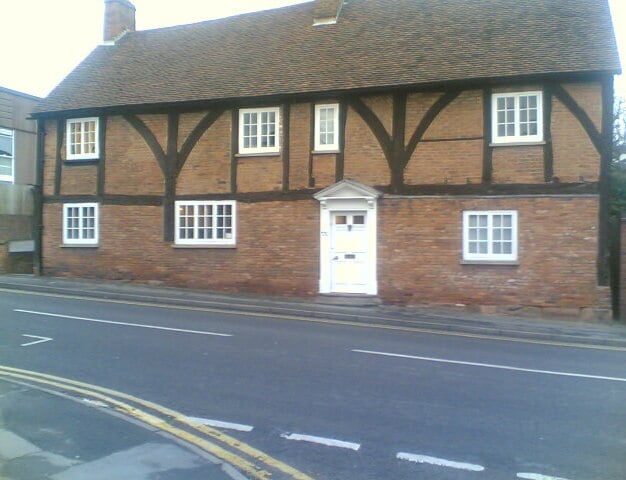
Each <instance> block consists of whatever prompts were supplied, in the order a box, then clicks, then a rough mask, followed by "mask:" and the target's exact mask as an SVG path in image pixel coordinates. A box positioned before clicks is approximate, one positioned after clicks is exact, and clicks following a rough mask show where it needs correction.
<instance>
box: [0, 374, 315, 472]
mask: <svg viewBox="0 0 626 480" xmlns="http://www.w3.org/2000/svg"><path fill="white" fill-rule="evenodd" d="M2 378H4V379H6V380H9V381H13V382H18V383H26V384H30V385H33V386H39V387H40V388H41V387H42V386H45V388H47V389H48V390H54V391H56V392H58V393H65V394H69V395H70V396H71V395H72V394H80V395H81V396H83V397H86V398H87V399H95V400H98V401H100V402H104V403H106V404H107V405H108V406H109V407H110V408H112V409H114V410H115V411H117V412H120V413H122V414H124V415H127V416H129V417H131V418H134V419H136V420H139V421H140V422H142V423H144V424H147V425H150V426H152V427H154V428H157V429H158V430H160V431H162V432H166V433H168V434H170V435H172V436H174V437H176V438H178V439H180V440H183V441H184V442H187V443H188V444H191V445H193V446H194V447H197V448H199V449H201V450H203V451H205V452H208V453H210V454H211V455H213V456H215V457H217V458H219V459H221V460H223V461H224V462H226V463H228V464H230V465H232V466H233V467H235V468H236V469H237V470H239V471H241V472H243V473H245V474H246V475H248V476H250V478H253V479H256V480H270V479H272V478H286V479H291V480H313V479H312V477H309V476H308V475H306V474H304V473H302V472H300V471H298V470H296V469H295V468H293V467H291V466H290V465H287V464H285V463H283V462H281V461H280V460H277V459H275V458H272V457H270V456H269V455H267V454H265V453H263V452H261V451H260V450H257V449H256V448H254V447H251V446H250V445H247V444H245V443H242V442H240V441H239V440H237V439H235V438H233V437H231V436H229V435H226V434H225V433H223V432H221V431H219V430H216V429H214V428H211V427H208V426H206V425H202V424H199V423H197V422H194V421H192V420H190V419H188V418H187V417H186V416H185V415H183V414H182V413H180V412H177V411H175V410H172V409H170V408H167V407H164V406H162V405H158V404H156V403H153V402H150V401H148V400H143V399H141V398H138V397H134V396H132V395H128V394H126V393H122V392H118V391H115V390H111V389H109V388H104V387H99V386H97V385H91V384H88V383H84V382H79V381H76V380H71V379H68V378H63V377H57V376H54V375H48V374H45V373H39V372H33V371H30V370H22V369H19V368H12V367H8V366H4V365H0V379H2Z"/></svg>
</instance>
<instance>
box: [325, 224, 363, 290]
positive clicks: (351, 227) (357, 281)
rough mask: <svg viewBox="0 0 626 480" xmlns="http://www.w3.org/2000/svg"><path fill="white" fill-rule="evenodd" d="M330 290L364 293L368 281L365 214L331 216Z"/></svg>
mask: <svg viewBox="0 0 626 480" xmlns="http://www.w3.org/2000/svg"><path fill="white" fill-rule="evenodd" d="M331 222H332V225H331V239H330V240H331V242H330V248H331V251H330V262H331V266H330V272H331V290H332V291H333V292H337V293H365V292H366V291H367V279H368V236H367V223H366V222H367V212H336V213H333V214H332V216H331Z"/></svg>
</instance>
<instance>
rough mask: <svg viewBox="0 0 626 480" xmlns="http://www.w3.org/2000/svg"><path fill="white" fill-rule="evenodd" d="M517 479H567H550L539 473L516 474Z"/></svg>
mask: <svg viewBox="0 0 626 480" xmlns="http://www.w3.org/2000/svg"><path fill="white" fill-rule="evenodd" d="M517 478H523V479H524V480H567V478H561V477H551V476H550V475H542V474H540V473H518V474H517Z"/></svg>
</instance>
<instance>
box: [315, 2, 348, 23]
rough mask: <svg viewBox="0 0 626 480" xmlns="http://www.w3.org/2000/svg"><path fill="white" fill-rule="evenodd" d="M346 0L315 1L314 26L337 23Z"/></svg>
mask: <svg viewBox="0 0 626 480" xmlns="http://www.w3.org/2000/svg"><path fill="white" fill-rule="evenodd" d="M343 3H344V0H315V6H314V15H315V16H314V19H313V25H332V24H334V23H337V20H338V19H339V14H340V13H341V7H342V6H343Z"/></svg>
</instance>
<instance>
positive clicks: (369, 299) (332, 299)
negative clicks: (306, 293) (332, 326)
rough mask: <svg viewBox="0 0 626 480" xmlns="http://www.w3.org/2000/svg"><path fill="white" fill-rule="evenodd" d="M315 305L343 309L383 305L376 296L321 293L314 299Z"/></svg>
mask: <svg viewBox="0 0 626 480" xmlns="http://www.w3.org/2000/svg"><path fill="white" fill-rule="evenodd" d="M315 303H320V304H323V305H340V306H344V307H375V306H378V305H382V304H383V302H382V300H381V299H380V298H379V297H378V296H376V295H364V294H360V293H322V294H320V295H318V296H317V297H315Z"/></svg>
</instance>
